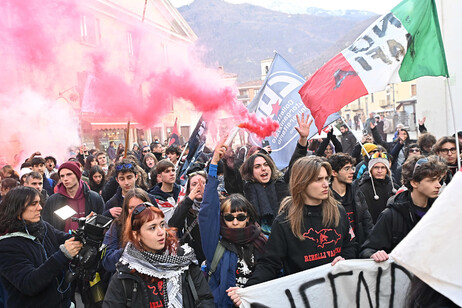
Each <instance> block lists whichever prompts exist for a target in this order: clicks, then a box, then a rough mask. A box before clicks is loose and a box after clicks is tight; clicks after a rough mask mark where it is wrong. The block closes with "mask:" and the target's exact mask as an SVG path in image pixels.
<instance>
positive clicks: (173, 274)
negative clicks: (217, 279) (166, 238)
mask: <svg viewBox="0 0 462 308" xmlns="http://www.w3.org/2000/svg"><path fill="white" fill-rule="evenodd" d="M181 249H182V250H183V251H184V254H182V255H172V254H169V252H168V250H166V251H165V252H164V253H163V254H155V253H152V252H148V251H140V250H138V249H136V247H135V246H134V245H133V244H132V243H131V242H129V243H128V244H127V246H126V247H125V250H124V252H123V254H122V257H121V258H120V262H121V263H122V264H126V265H127V266H128V268H130V269H134V270H135V271H137V272H138V273H140V274H144V275H147V276H150V277H155V278H158V279H164V280H165V281H166V285H167V288H166V291H167V292H164V302H165V305H166V307H168V308H170V307H174V308H181V307H183V295H182V286H181V274H183V273H184V272H185V271H186V270H187V269H188V268H189V265H190V264H191V263H194V264H197V263H198V262H197V259H196V255H195V254H194V250H193V249H192V248H191V247H189V246H188V244H184V245H183V246H181ZM164 285H165V284H164Z"/></svg>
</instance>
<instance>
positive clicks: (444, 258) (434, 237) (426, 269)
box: [391, 171, 462, 306]
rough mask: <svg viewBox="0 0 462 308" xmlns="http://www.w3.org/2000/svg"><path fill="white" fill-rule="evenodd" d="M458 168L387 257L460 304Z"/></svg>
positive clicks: (460, 176)
mask: <svg viewBox="0 0 462 308" xmlns="http://www.w3.org/2000/svg"><path fill="white" fill-rule="evenodd" d="M461 187H462V171H459V172H457V173H456V174H455V176H454V178H453V179H452V180H451V183H449V185H448V186H447V187H446V188H445V190H444V191H443V193H442V194H441V195H440V196H439V197H438V199H436V201H435V203H433V205H432V207H431V208H430V210H429V211H428V213H427V214H425V216H424V217H423V218H422V220H421V221H419V223H418V224H417V225H416V226H415V227H414V229H412V230H411V232H410V233H409V234H408V235H407V236H406V237H405V238H404V239H403V240H402V241H401V243H399V244H398V246H396V247H395V249H394V250H393V251H392V252H391V256H392V257H393V258H394V259H395V260H396V262H398V263H399V264H401V265H403V266H404V267H406V268H407V269H408V270H410V271H412V272H413V273H414V274H415V275H416V276H417V277H419V278H420V279H421V280H423V281H424V282H425V283H427V284H428V285H429V286H431V287H432V288H433V289H435V290H436V291H438V292H440V293H441V294H443V295H445V296H446V297H448V298H449V299H451V300H452V301H453V302H454V303H456V304H457V305H459V306H462V267H461V264H462V262H461V257H460V256H461V253H462V247H461V244H462V224H461V217H462V190H461Z"/></svg>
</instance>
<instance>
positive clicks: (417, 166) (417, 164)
mask: <svg viewBox="0 0 462 308" xmlns="http://www.w3.org/2000/svg"><path fill="white" fill-rule="evenodd" d="M425 163H428V159H427V158H421V159H419V160H418V161H417V162H416V163H415V166H414V171H412V176H414V174H415V171H416V170H417V168H419V167H420V166H422V165H423V164H425Z"/></svg>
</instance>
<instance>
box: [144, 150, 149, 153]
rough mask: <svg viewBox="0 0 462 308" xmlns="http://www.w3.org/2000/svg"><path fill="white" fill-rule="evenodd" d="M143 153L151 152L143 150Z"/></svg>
mask: <svg viewBox="0 0 462 308" xmlns="http://www.w3.org/2000/svg"><path fill="white" fill-rule="evenodd" d="M143 153H151V150H143Z"/></svg>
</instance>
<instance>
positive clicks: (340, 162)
mask: <svg viewBox="0 0 462 308" xmlns="http://www.w3.org/2000/svg"><path fill="white" fill-rule="evenodd" d="M327 161H328V162H329V164H330V165H331V167H332V170H334V171H335V172H339V171H340V170H341V169H342V168H343V167H345V165H346V164H351V165H353V166H354V165H355V159H354V158H353V157H351V155H350V154H347V153H342V152H340V153H335V154H332V155H331V156H330V157H329V158H328V159H327Z"/></svg>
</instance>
